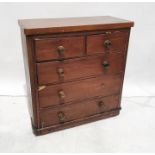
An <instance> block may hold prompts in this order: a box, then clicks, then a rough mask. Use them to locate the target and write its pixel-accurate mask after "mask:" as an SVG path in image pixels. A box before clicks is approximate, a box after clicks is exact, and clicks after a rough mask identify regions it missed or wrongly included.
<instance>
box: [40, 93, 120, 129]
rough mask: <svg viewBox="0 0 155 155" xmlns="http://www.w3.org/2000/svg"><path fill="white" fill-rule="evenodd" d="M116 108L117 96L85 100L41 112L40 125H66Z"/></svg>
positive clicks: (117, 105)
mask: <svg viewBox="0 0 155 155" xmlns="http://www.w3.org/2000/svg"><path fill="white" fill-rule="evenodd" d="M116 108H119V96H117V95H114V96H110V97H105V98H98V99H95V100H87V101H83V102H80V103H77V104H71V105H67V106H61V107H57V108H54V109H52V110H42V111H41V114H40V115H41V116H40V117H41V124H42V127H47V126H51V125H56V124H62V123H67V122H70V121H74V120H77V119H84V118H85V117H89V116H92V115H95V114H99V113H103V112H105V111H109V110H112V109H116Z"/></svg>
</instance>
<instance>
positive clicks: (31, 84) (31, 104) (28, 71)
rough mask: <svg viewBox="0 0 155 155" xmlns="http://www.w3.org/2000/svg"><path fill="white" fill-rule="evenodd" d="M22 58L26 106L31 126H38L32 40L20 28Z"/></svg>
mask: <svg viewBox="0 0 155 155" xmlns="http://www.w3.org/2000/svg"><path fill="white" fill-rule="evenodd" d="M21 37H22V49H23V59H24V67H25V77H26V85H27V98H28V108H29V113H30V117H31V122H32V126H33V128H39V120H38V118H39V117H38V110H37V109H38V104H37V102H38V101H37V98H38V97H37V93H36V91H37V81H36V80H37V79H36V78H35V77H37V76H36V66H35V61H34V52H33V40H32V38H31V37H26V36H25V35H24V32H23V30H22V29H21Z"/></svg>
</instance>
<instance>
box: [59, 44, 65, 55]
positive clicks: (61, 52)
mask: <svg viewBox="0 0 155 155" xmlns="http://www.w3.org/2000/svg"><path fill="white" fill-rule="evenodd" d="M64 51H65V48H64V47H63V46H59V47H58V53H59V55H60V56H62V55H63V54H64Z"/></svg>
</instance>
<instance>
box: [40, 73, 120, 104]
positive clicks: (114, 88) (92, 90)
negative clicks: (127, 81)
mask: <svg viewBox="0 0 155 155" xmlns="http://www.w3.org/2000/svg"><path fill="white" fill-rule="evenodd" d="M121 81H122V78H121V75H117V76H102V75H101V76H99V77H95V78H90V79H85V80H79V81H75V82H69V83H63V84H59V85H51V86H47V87H46V88H45V89H43V90H41V91H39V102H40V107H48V106H52V105H58V104H63V103H65V104H67V103H68V102H74V101H77V100H79V101H81V100H84V99H89V98H93V97H96V96H107V95H111V94H114V93H118V92H119V91H120V88H121V87H120V86H121ZM60 91H63V93H64V95H65V96H64V98H61V96H60V95H59V92H60Z"/></svg>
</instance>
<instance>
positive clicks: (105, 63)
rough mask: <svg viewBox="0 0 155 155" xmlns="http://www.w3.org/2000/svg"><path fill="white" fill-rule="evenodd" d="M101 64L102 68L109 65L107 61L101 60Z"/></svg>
mask: <svg viewBox="0 0 155 155" xmlns="http://www.w3.org/2000/svg"><path fill="white" fill-rule="evenodd" d="M102 65H103V67H104V68H108V67H109V66H110V64H109V62H108V61H103V63H102Z"/></svg>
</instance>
